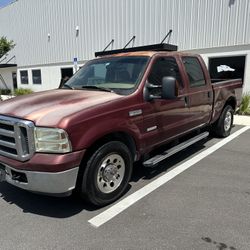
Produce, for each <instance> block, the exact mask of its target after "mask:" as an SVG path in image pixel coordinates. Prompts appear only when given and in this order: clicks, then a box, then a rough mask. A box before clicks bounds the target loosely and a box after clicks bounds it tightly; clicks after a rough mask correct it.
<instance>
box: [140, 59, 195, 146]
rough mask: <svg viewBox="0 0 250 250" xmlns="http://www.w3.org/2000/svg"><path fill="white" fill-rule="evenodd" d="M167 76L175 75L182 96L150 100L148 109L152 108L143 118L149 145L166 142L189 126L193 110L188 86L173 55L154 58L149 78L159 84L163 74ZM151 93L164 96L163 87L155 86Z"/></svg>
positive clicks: (150, 81)
mask: <svg viewBox="0 0 250 250" xmlns="http://www.w3.org/2000/svg"><path fill="white" fill-rule="evenodd" d="M165 76H173V77H175V78H176V80H177V83H178V86H179V96H178V97H177V98H176V99H174V100H165V99H155V100H153V101H151V102H147V104H146V106H147V108H146V109H145V110H149V111H150V112H148V113H147V112H146V113H144V120H145V130H146V132H147V133H148V137H147V139H148V146H149V147H150V145H151V146H152V145H156V144H161V143H164V142H166V141H167V140H169V139H171V138H173V137H175V136H176V135H178V134H182V133H184V132H185V131H187V130H190V124H189V121H190V114H189V107H188V105H187V102H186V99H187V96H186V94H185V93H186V90H185V86H184V85H183V81H182V79H183V78H182V76H181V75H180V72H179V67H178V64H177V62H176V59H175V58H174V57H159V58H157V59H155V62H154V63H153V65H152V68H151V71H150V73H149V77H148V82H149V83H152V84H154V85H158V86H159V87H160V86H161V85H162V78H163V77H165ZM152 94H154V95H158V96H161V88H157V89H155V90H152ZM152 114H154V119H152ZM150 117H151V119H150ZM150 135H151V136H150Z"/></svg>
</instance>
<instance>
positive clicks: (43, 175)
mask: <svg viewBox="0 0 250 250" xmlns="http://www.w3.org/2000/svg"><path fill="white" fill-rule="evenodd" d="M1 165H3V166H4V167H5V168H4V169H5V171H4V170H3V169H2V170H1V171H2V175H1V176H2V179H3V180H5V181H6V182H8V183H10V184H12V185H14V186H16V187H19V188H22V189H25V190H28V191H32V192H39V193H44V194H48V195H53V196H63V195H68V194H70V193H71V191H72V190H73V189H74V188H75V185H76V179H77V174H78V170H79V167H75V168H72V169H69V170H66V171H62V172H56V173H54V172H53V173H51V172H35V171H23V170H17V169H14V168H11V167H10V166H7V165H5V164H1ZM3 172H5V174H3ZM3 175H5V176H3Z"/></svg>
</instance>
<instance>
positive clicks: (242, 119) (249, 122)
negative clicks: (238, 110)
mask: <svg viewBox="0 0 250 250" xmlns="http://www.w3.org/2000/svg"><path fill="white" fill-rule="evenodd" d="M234 124H235V125H245V126H250V116H246V115H235V116H234Z"/></svg>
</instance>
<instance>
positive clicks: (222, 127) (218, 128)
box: [213, 105, 234, 137]
mask: <svg viewBox="0 0 250 250" xmlns="http://www.w3.org/2000/svg"><path fill="white" fill-rule="evenodd" d="M233 114H234V110H233V108H232V107H231V106H230V105H227V106H226V107H225V108H224V109H223V111H222V113H221V116H220V118H219V119H218V121H217V122H216V123H215V125H214V126H213V132H214V133H215V134H216V135H217V136H219V137H227V136H229V135H230V132H231V129H232V125H233Z"/></svg>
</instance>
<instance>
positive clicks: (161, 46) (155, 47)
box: [95, 43, 178, 57]
mask: <svg viewBox="0 0 250 250" xmlns="http://www.w3.org/2000/svg"><path fill="white" fill-rule="evenodd" d="M177 49H178V47H177V46H176V45H173V44H168V43H158V44H151V45H146V46H139V47H132V48H125V49H124V48H123V49H115V50H108V51H99V52H95V56H96V57H97V56H106V55H113V54H118V53H126V52H135V51H177Z"/></svg>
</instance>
